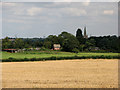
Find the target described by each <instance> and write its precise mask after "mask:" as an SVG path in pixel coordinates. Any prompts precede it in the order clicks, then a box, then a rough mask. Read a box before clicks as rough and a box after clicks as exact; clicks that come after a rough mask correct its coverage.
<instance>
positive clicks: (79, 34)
mask: <svg viewBox="0 0 120 90" xmlns="http://www.w3.org/2000/svg"><path fill="white" fill-rule="evenodd" d="M76 38H77V39H78V41H79V43H80V44H83V43H84V37H83V35H82V30H81V29H77V31H76Z"/></svg>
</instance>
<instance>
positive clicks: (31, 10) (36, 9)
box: [27, 7, 42, 16]
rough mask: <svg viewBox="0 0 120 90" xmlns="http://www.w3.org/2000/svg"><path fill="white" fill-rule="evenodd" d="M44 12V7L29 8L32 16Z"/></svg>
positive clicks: (29, 13)
mask: <svg viewBox="0 0 120 90" xmlns="http://www.w3.org/2000/svg"><path fill="white" fill-rule="evenodd" d="M41 12H42V8H38V7H32V8H29V9H28V10H27V14H28V15H30V16H34V15H37V14H39V13H41Z"/></svg>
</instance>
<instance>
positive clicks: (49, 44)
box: [2, 29, 120, 53]
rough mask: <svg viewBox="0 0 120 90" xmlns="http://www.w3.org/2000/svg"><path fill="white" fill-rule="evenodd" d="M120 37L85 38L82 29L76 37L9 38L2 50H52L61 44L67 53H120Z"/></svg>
mask: <svg viewBox="0 0 120 90" xmlns="http://www.w3.org/2000/svg"><path fill="white" fill-rule="evenodd" d="M119 42H120V36H119V37H117V36H115V35H114V36H110V35H109V36H99V37H96V36H91V37H89V38H84V36H83V34H82V30H81V29H77V31H76V36H74V35H72V34H71V33H68V32H62V33H61V34H59V35H58V36H56V35H49V36H48V37H47V38H9V37H5V38H4V39H2V49H8V48H9V49H10V48H14V49H23V48H36V47H39V48H46V49H52V48H53V44H60V45H61V50H62V51H66V52H76V53H77V52H85V51H86V52H119V51H120V46H119V44H120V43H119Z"/></svg>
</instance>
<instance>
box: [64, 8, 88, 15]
mask: <svg viewBox="0 0 120 90" xmlns="http://www.w3.org/2000/svg"><path fill="white" fill-rule="evenodd" d="M62 11H63V12H64V13H67V14H68V15H70V16H82V15H86V14H87V12H86V11H85V10H84V9H80V8H63V9H62Z"/></svg>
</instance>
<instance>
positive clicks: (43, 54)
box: [2, 51, 118, 60]
mask: <svg viewBox="0 0 120 90" xmlns="http://www.w3.org/2000/svg"><path fill="white" fill-rule="evenodd" d="M75 55H76V56H85V57H86V56H101V55H103V56H118V53H90V52H89V53H87V52H81V53H71V52H61V51H25V52H21V53H8V52H2V59H3V60H4V59H9V58H16V59H24V58H48V57H53V56H55V57H71V56H75Z"/></svg>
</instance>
